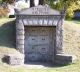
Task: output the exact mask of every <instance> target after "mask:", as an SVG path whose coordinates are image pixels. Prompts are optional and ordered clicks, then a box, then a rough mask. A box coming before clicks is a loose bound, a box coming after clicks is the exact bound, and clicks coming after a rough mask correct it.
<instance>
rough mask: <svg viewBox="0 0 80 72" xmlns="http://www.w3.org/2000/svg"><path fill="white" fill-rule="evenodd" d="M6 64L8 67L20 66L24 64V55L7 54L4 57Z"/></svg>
mask: <svg viewBox="0 0 80 72" xmlns="http://www.w3.org/2000/svg"><path fill="white" fill-rule="evenodd" d="M4 59H5V60H6V63H8V64H10V65H21V64H24V54H21V53H16V54H9V55H6V56H4Z"/></svg>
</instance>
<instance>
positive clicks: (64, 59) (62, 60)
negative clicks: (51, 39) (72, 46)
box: [55, 54, 73, 65]
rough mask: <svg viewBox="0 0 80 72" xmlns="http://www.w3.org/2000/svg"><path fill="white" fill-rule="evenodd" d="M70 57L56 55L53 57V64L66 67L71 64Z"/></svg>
mask: <svg viewBox="0 0 80 72" xmlns="http://www.w3.org/2000/svg"><path fill="white" fill-rule="evenodd" d="M72 60H73V58H72V56H71V55H66V54H57V55H56V56H55V63H56V64H60V65H66V64H70V63H72Z"/></svg>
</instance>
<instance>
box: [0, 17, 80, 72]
mask: <svg viewBox="0 0 80 72" xmlns="http://www.w3.org/2000/svg"><path fill="white" fill-rule="evenodd" d="M13 20H14V19H8V18H3V19H0V58H1V55H5V54H8V53H15V52H17V51H16V50H15V49H14V48H15V24H14V22H13V23H10V22H11V21H13ZM63 30H64V31H63V35H64V36H63V38H64V39H63V51H64V53H67V54H71V55H75V56H76V57H77V60H76V62H75V63H73V64H70V65H67V66H61V67H60V66H55V67H51V68H50V67H49V68H46V69H44V68H40V69H36V68H33V69H28V68H27V67H26V66H24V65H22V66H10V65H7V64H5V63H2V62H1V61H0V72H80V22H79V21H65V22H64V25H63Z"/></svg>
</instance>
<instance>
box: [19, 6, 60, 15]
mask: <svg viewBox="0 0 80 72" xmlns="http://www.w3.org/2000/svg"><path fill="white" fill-rule="evenodd" d="M18 14H19V15H60V12H59V11H57V10H54V9H51V8H50V7H49V6H42V5H39V6H36V7H31V8H26V9H23V10H21V11H19V13H18Z"/></svg>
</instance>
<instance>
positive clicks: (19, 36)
mask: <svg viewBox="0 0 80 72" xmlns="http://www.w3.org/2000/svg"><path fill="white" fill-rule="evenodd" d="M16 49H17V50H19V52H21V53H23V54H24V25H23V22H22V21H21V20H17V23H16Z"/></svg>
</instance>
